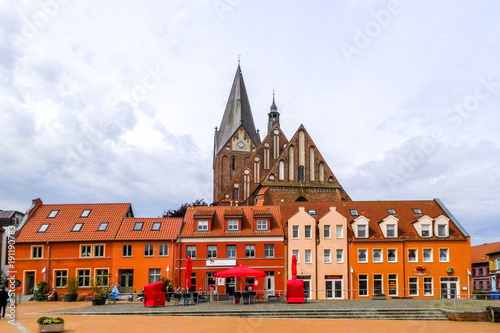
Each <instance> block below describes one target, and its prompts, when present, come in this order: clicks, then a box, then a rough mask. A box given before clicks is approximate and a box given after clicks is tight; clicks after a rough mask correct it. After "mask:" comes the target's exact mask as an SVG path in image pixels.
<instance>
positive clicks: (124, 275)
mask: <svg viewBox="0 0 500 333" xmlns="http://www.w3.org/2000/svg"><path fill="white" fill-rule="evenodd" d="M119 274H120V286H121V287H120V292H121V293H122V294H131V293H133V292H134V270H133V269H120V270H119ZM136 291H142V290H136Z"/></svg>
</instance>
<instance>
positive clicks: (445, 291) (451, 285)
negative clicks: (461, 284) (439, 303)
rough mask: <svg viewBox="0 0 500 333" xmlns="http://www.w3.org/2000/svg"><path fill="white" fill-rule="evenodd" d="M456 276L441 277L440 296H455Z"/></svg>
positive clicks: (456, 287)
mask: <svg viewBox="0 0 500 333" xmlns="http://www.w3.org/2000/svg"><path fill="white" fill-rule="evenodd" d="M457 290H458V278H456V277H450V278H441V298H455V297H457Z"/></svg>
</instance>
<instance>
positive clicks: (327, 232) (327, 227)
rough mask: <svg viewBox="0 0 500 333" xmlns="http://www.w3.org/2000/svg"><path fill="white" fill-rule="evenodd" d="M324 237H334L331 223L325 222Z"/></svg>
mask: <svg viewBox="0 0 500 333" xmlns="http://www.w3.org/2000/svg"><path fill="white" fill-rule="evenodd" d="M323 238H326V239H330V238H332V231H331V228H330V225H329V224H325V225H324V226H323Z"/></svg>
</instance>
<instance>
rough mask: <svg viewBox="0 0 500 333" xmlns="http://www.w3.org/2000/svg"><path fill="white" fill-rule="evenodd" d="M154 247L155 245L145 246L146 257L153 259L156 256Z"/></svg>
mask: <svg viewBox="0 0 500 333" xmlns="http://www.w3.org/2000/svg"><path fill="white" fill-rule="evenodd" d="M154 251H155V248H154V245H153V244H146V245H144V256H145V257H152V256H154Z"/></svg>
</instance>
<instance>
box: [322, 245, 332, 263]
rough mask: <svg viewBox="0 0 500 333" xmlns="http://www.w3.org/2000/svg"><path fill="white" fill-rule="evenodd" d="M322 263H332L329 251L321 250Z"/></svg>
mask: <svg viewBox="0 0 500 333" xmlns="http://www.w3.org/2000/svg"><path fill="white" fill-rule="evenodd" d="M323 262H324V263H325V264H331V263H332V254H331V251H330V249H324V250H323Z"/></svg>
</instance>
